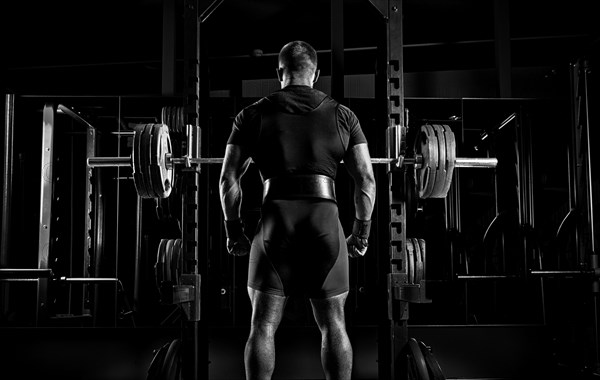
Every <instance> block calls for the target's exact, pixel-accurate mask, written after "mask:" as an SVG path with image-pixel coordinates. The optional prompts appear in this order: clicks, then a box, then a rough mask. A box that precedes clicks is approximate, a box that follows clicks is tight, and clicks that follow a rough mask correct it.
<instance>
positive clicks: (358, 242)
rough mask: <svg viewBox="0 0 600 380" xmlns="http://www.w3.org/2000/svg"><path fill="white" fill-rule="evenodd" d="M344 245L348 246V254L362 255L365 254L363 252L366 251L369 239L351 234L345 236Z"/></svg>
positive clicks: (351, 255) (352, 255)
mask: <svg viewBox="0 0 600 380" xmlns="http://www.w3.org/2000/svg"><path fill="white" fill-rule="evenodd" d="M346 245H347V246H348V256H350V257H362V256H364V255H365V253H367V248H368V247H369V240H368V239H363V238H359V237H358V236H356V235H354V234H351V235H350V236H348V237H347V238H346Z"/></svg>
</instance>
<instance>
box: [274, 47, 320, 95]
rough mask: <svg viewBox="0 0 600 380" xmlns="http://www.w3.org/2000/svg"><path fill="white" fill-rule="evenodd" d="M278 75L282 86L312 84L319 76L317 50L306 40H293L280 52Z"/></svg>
mask: <svg viewBox="0 0 600 380" xmlns="http://www.w3.org/2000/svg"><path fill="white" fill-rule="evenodd" d="M277 76H278V78H279V81H280V82H282V83H281V84H282V87H285V86H287V85H289V84H302V85H306V86H311V87H312V85H313V84H314V83H315V82H316V81H317V79H318V78H319V70H318V69H317V51H316V50H315V49H314V48H313V47H312V46H310V45H309V44H308V43H306V42H304V41H292V42H289V43H287V44H285V46H283V48H281V51H280V52H279V68H278V69H277Z"/></svg>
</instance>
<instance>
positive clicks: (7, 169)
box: [0, 94, 15, 268]
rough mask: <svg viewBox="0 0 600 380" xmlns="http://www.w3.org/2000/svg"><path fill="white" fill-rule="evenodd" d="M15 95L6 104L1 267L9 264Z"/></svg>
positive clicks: (8, 95)
mask: <svg viewBox="0 0 600 380" xmlns="http://www.w3.org/2000/svg"><path fill="white" fill-rule="evenodd" d="M14 107H15V95H14V94H6V98H5V106H4V157H3V169H4V171H3V180H2V205H1V207H2V241H1V244H2V245H1V246H0V267H4V268H5V267H7V266H8V252H9V249H10V228H9V227H10V217H11V204H12V176H13V138H14Z"/></svg>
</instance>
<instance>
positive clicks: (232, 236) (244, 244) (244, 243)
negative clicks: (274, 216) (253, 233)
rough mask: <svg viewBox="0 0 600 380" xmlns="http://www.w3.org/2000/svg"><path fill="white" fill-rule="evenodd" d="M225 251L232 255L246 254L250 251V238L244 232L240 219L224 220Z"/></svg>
mask: <svg viewBox="0 0 600 380" xmlns="http://www.w3.org/2000/svg"><path fill="white" fill-rule="evenodd" d="M225 233H226V234H227V252H229V254H230V255H233V256H246V255H247V254H248V253H250V246H251V244H250V239H248V237H247V236H246V234H245V233H244V224H243V223H242V221H241V219H235V220H226V221H225Z"/></svg>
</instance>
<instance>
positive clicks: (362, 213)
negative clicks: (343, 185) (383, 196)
mask: <svg viewBox="0 0 600 380" xmlns="http://www.w3.org/2000/svg"><path fill="white" fill-rule="evenodd" d="M375 190H376V186H375V180H371V179H369V180H365V181H362V182H361V183H359V184H357V186H355V188H354V213H355V217H356V219H358V220H370V219H371V215H372V213H373V208H374V206H375Z"/></svg>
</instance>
